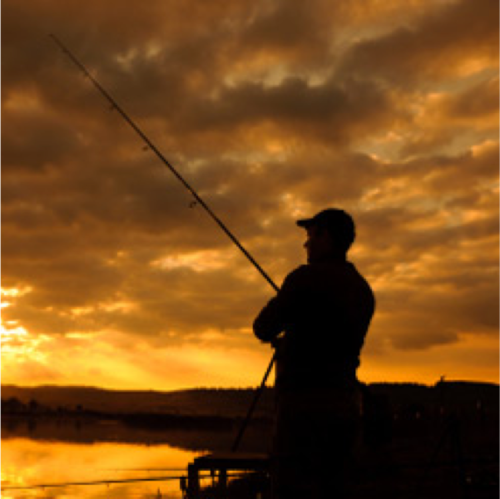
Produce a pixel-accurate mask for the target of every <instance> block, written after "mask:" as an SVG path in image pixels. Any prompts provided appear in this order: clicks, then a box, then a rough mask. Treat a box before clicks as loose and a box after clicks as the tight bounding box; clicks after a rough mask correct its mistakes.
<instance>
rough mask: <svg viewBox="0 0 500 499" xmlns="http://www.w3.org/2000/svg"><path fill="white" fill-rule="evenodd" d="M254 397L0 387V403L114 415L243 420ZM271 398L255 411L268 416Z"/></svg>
mask: <svg viewBox="0 0 500 499" xmlns="http://www.w3.org/2000/svg"><path fill="white" fill-rule="evenodd" d="M254 395H255V390H253V389H203V388H200V389H192V390H181V391H172V392H159V391H128V390H127V391H119V390H106V389H101V388H95V387H78V386H69V387H68V386H39V387H21V386H15V385H2V401H6V400H8V399H11V398H15V399H17V400H19V401H20V402H22V403H24V404H29V403H30V401H36V402H37V403H38V404H39V405H41V406H45V407H50V408H51V409H57V408H61V409H69V410H77V409H79V410H90V411H97V412H100V413H114V414H131V413H143V414H146V413H147V414H179V415H193V416H214V415H215V416H225V417H244V416H245V415H246V413H247V411H248V408H249V406H250V404H251V402H252V400H253V397H254ZM273 410H274V395H273V390H272V389H271V388H266V389H265V391H264V393H263V394H262V396H261V399H260V400H259V406H258V407H257V409H256V411H255V415H256V416H269V415H270V414H271V413H272V412H273Z"/></svg>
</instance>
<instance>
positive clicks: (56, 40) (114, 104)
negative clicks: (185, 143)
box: [49, 34, 279, 452]
mask: <svg viewBox="0 0 500 499" xmlns="http://www.w3.org/2000/svg"><path fill="white" fill-rule="evenodd" d="M49 37H50V38H51V39H52V40H53V41H54V43H55V44H56V45H57V46H58V47H59V48H60V49H61V50H62V51H63V52H64V54H66V55H67V56H68V57H69V59H70V60H71V61H72V62H73V64H75V66H76V67H77V68H78V69H79V70H80V71H82V72H83V74H84V75H85V76H86V77H87V78H88V79H89V80H90V81H91V82H92V84H93V85H94V86H95V87H96V88H97V90H98V91H99V92H100V93H101V94H102V95H103V96H104V98H105V99H106V100H107V101H108V102H109V103H110V104H111V108H112V109H116V111H118V113H119V114H120V116H121V117H122V118H123V119H124V120H125V121H126V122H127V123H128V124H129V125H130V126H131V127H132V129H133V130H134V131H135V132H136V133H137V135H139V137H140V138H141V139H142V140H143V141H144V142H145V143H146V144H147V146H148V147H149V149H151V150H152V151H153V152H154V153H155V154H156V156H158V158H159V159H160V160H161V162H162V163H163V164H164V165H165V166H166V167H167V168H168V169H169V170H170V171H171V172H172V173H173V174H174V175H175V177H176V178H177V179H178V180H179V181H180V182H181V184H182V185H183V186H184V187H185V188H186V189H187V190H188V191H189V192H190V193H191V195H192V196H193V197H194V199H195V200H196V202H197V203H198V204H200V206H202V207H203V208H204V209H205V211H206V212H207V213H208V214H209V215H210V217H211V218H212V219H213V220H214V222H215V223H216V224H217V225H218V226H219V227H220V228H221V229H222V230H223V231H224V232H225V233H226V235H227V236H228V237H229V238H230V239H231V241H232V242H233V243H234V244H235V245H236V246H237V247H238V248H239V249H240V251H241V252H242V253H243V254H244V255H245V256H246V257H247V259H248V260H249V261H250V263H252V265H253V266H254V267H255V268H256V269H257V270H258V271H259V272H260V274H261V275H262V276H263V277H264V279H265V280H266V281H267V282H268V283H269V284H270V285H271V287H272V288H273V289H274V291H276V292H278V291H279V287H278V286H277V285H276V284H275V283H274V282H273V280H272V279H271V278H270V277H269V275H268V274H267V273H266V272H265V271H264V269H263V268H262V267H261V266H260V265H259V264H258V263H257V261H256V260H255V259H254V258H253V257H252V255H250V253H249V252H248V251H247V250H246V249H245V248H244V247H243V246H242V244H241V243H240V242H239V241H238V239H237V238H236V237H235V236H234V234H233V233H232V232H231V231H230V230H229V229H228V228H227V226H226V225H225V224H224V223H223V222H222V220H221V219H220V218H219V217H218V216H217V215H216V214H215V213H214V212H213V211H212V210H211V209H210V207H209V206H208V205H207V204H206V203H205V201H203V199H202V198H201V197H200V196H199V195H198V193H197V192H196V191H195V190H194V189H193V187H191V186H190V185H189V184H188V182H187V181H186V180H185V179H184V178H183V177H182V175H181V174H180V173H179V172H178V171H177V170H176V169H175V168H174V167H173V166H172V164H171V163H170V162H169V161H168V160H167V158H166V157H165V156H164V155H163V154H162V153H161V152H160V150H159V149H158V148H157V147H156V146H155V145H154V144H153V143H152V142H151V140H150V139H149V138H148V137H147V136H146V134H145V133H144V132H143V131H142V130H141V129H140V128H139V127H138V126H137V125H136V124H135V122H134V121H133V120H132V119H131V118H130V117H129V115H128V114H127V113H126V112H125V111H124V110H123V108H122V107H121V106H120V105H119V104H118V103H117V102H116V101H115V99H113V97H111V95H110V94H109V93H108V92H107V91H106V90H105V89H104V88H103V87H102V85H101V84H100V83H99V82H98V81H97V80H96V79H95V78H94V77H93V76H92V75H91V74H90V72H89V71H88V70H87V68H86V67H85V66H84V65H83V64H82V63H81V62H80V61H79V60H78V59H77V58H76V57H75V56H74V55H73V53H72V52H70V50H69V49H68V48H67V47H66V46H65V45H64V44H63V43H62V42H61V40H59V38H57V37H56V36H55V35H54V34H50V35H49ZM275 360H276V352H275V353H274V355H273V357H272V359H271V362H270V363H269V366H268V368H267V370H266V373H265V375H264V378H263V380H262V382H261V384H260V387H259V389H258V391H257V392H256V394H255V398H254V400H253V402H252V405H251V406H250V409H249V411H248V414H247V416H246V418H245V420H244V424H243V427H242V429H241V430H240V433H239V434H238V436H237V438H236V441H235V443H234V445H233V447H232V450H233V452H234V451H236V450H237V449H238V445H239V442H240V440H241V437H242V436H243V433H244V431H245V428H246V426H247V424H248V421H249V420H250V417H251V415H252V412H253V410H254V408H255V406H256V405H257V401H258V400H259V398H260V395H261V393H262V391H263V390H264V387H265V385H266V381H267V378H268V377H269V373H270V372H271V369H272V366H273V364H274V362H275Z"/></svg>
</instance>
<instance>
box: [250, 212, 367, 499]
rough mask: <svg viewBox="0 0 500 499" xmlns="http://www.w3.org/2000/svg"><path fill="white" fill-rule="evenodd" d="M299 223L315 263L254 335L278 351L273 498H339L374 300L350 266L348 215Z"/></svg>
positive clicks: (297, 276)
mask: <svg viewBox="0 0 500 499" xmlns="http://www.w3.org/2000/svg"><path fill="white" fill-rule="evenodd" d="M297 225H299V226H300V227H303V228H305V229H306V231H307V241H306V243H305V247H306V250H307V260H308V264H307V265H302V266H300V267H299V268H297V269H296V270H294V271H293V272H291V273H290V274H289V275H288V276H287V277H286V279H285V281H284V282H283V285H282V287H281V289H280V291H279V292H278V294H277V296H276V297H275V298H273V299H272V300H271V301H270V302H269V303H268V304H267V305H266V306H265V307H264V308H263V310H262V311H261V312H260V314H259V315H258V317H257V318H256V319H255V322H254V332H255V335H256V336H257V337H258V338H259V339H261V340H262V341H267V342H273V344H274V345H275V346H276V348H277V367H276V391H277V410H278V412H277V425H276V435H275V442H274V455H275V470H274V473H273V478H274V479H273V491H274V492H273V493H274V497H276V498H279V499H293V498H295V497H296V498H299V497H300V498H301V499H316V498H321V499H323V498H325V499H326V498H328V499H332V498H339V497H342V489H343V487H342V475H343V468H344V465H345V462H346V459H347V457H348V456H349V453H350V450H351V449H352V446H353V444H354V443H355V440H356V436H357V430H358V426H359V419H360V406H359V400H360V396H359V391H358V388H357V386H358V383H357V378H356V369H357V368H358V366H359V356H360V351H361V348H362V346H363V342H364V339H365V335H366V332H367V330H368V326H369V324H370V321H371V318H372V315H373V312H374V308H375V299H374V296H373V293H372V290H371V288H370V286H369V285H368V283H367V282H366V281H365V279H364V278H363V277H362V276H361V275H360V274H359V273H358V271H357V270H356V268H355V267H354V265H353V264H352V263H350V262H348V261H347V258H346V257H347V252H348V250H349V248H350V246H351V244H352V243H353V241H354V238H355V227H354V222H353V220H352V218H351V217H350V216H349V215H348V214H347V213H346V212H344V211H342V210H338V209H327V210H324V211H322V212H320V213H318V214H317V215H315V216H314V217H313V218H309V219H305V220H299V221H298V222H297ZM283 331H284V332H285V334H284V335H283V336H282V337H280V338H279V340H278V341H277V340H276V338H277V337H278V335H280V333H282V332H283Z"/></svg>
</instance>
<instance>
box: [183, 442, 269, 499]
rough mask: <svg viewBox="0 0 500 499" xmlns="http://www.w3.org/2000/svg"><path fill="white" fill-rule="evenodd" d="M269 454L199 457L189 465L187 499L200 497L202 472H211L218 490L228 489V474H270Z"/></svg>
mask: <svg viewBox="0 0 500 499" xmlns="http://www.w3.org/2000/svg"><path fill="white" fill-rule="evenodd" d="M269 467H270V458H269V455H268V454H254V453H237V452H215V453H212V454H205V455H203V456H200V457H197V458H196V459H195V460H194V461H193V462H192V463H191V464H189V465H188V483H187V487H186V489H185V491H184V492H185V496H184V497H186V499H198V498H199V497H200V472H203V471H209V472H210V475H211V476H212V477H213V479H214V483H216V486H217V488H219V489H220V490H221V491H222V490H224V489H226V488H227V479H228V472H233V471H236V472H237V471H248V472H259V473H263V474H267V473H269Z"/></svg>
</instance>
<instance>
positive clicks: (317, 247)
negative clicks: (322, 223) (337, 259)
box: [304, 225, 334, 263]
mask: <svg viewBox="0 0 500 499" xmlns="http://www.w3.org/2000/svg"><path fill="white" fill-rule="evenodd" d="M304 247H305V248H306V252H307V261H308V263H314V262H319V261H321V260H323V259H324V258H325V257H327V256H329V255H331V254H332V252H333V251H334V245H333V239H332V236H331V235H330V233H329V232H328V231H327V230H324V229H321V228H319V227H317V226H315V225H313V226H311V227H308V228H307V240H306V242H305V244H304Z"/></svg>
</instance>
